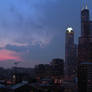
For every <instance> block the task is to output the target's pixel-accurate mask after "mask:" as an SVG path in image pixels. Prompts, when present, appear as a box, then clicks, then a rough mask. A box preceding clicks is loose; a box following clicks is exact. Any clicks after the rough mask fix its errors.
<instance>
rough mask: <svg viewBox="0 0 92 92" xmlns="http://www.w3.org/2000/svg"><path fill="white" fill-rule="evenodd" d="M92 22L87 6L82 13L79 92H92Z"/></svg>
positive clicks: (79, 49)
mask: <svg viewBox="0 0 92 92" xmlns="http://www.w3.org/2000/svg"><path fill="white" fill-rule="evenodd" d="M91 31H92V21H90V15H89V9H88V7H87V4H86V6H85V7H84V8H83V9H82V11H81V36H80V37H79V44H78V88H79V92H92V68H91V67H92V32H91Z"/></svg>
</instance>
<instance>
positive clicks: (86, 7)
mask: <svg viewBox="0 0 92 92" xmlns="http://www.w3.org/2000/svg"><path fill="white" fill-rule="evenodd" d="M85 9H88V5H87V0H86V6H85Z"/></svg>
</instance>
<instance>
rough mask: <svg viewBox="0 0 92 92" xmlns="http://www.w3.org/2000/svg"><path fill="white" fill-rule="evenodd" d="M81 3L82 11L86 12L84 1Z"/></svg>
mask: <svg viewBox="0 0 92 92" xmlns="http://www.w3.org/2000/svg"><path fill="white" fill-rule="evenodd" d="M81 1H82V9H81V10H84V9H85V4H84V0H81Z"/></svg>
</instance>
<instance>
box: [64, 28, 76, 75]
mask: <svg viewBox="0 0 92 92" xmlns="http://www.w3.org/2000/svg"><path fill="white" fill-rule="evenodd" d="M76 64H77V45H76V44H75V43H74V31H73V29H72V28H71V27H69V28H67V30H66V39H65V67H66V69H65V72H66V75H69V76H70V75H72V74H73V73H74V72H75V70H76Z"/></svg>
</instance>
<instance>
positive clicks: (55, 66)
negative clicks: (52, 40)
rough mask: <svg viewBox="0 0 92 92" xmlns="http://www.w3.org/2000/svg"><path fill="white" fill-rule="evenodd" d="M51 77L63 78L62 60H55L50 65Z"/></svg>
mask: <svg viewBox="0 0 92 92" xmlns="http://www.w3.org/2000/svg"><path fill="white" fill-rule="evenodd" d="M50 66H51V72H52V76H55V77H64V60H63V59H59V58H55V59H53V60H52V62H51V63H50Z"/></svg>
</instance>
